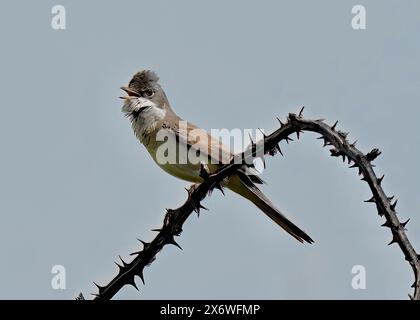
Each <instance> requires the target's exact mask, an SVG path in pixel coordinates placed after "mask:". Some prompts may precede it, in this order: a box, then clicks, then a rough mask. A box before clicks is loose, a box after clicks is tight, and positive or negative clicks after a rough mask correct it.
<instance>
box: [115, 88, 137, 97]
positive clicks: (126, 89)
mask: <svg viewBox="0 0 420 320" xmlns="http://www.w3.org/2000/svg"><path fill="white" fill-rule="evenodd" d="M121 90H124V91H125V92H126V93H127V94H128V97H140V94H138V93H137V92H136V91H134V90H133V89H130V88H128V87H121ZM120 98H121V99H127V97H120Z"/></svg>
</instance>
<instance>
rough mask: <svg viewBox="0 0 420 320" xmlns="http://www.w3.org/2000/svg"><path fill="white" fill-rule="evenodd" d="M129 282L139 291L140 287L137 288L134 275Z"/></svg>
mask: <svg viewBox="0 0 420 320" xmlns="http://www.w3.org/2000/svg"><path fill="white" fill-rule="evenodd" d="M128 284H131V285H132V286H133V287H134V288H135V289H136V290H137V291H139V288H137V285H136V281H135V280H134V277H133V279H132V280H131V281H130V282H129V283H128Z"/></svg>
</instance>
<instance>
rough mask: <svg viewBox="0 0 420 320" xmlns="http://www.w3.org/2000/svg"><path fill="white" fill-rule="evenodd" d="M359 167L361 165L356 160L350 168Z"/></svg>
mask: <svg viewBox="0 0 420 320" xmlns="http://www.w3.org/2000/svg"><path fill="white" fill-rule="evenodd" d="M358 167H359V165H358V164H357V163H356V162H355V163H353V164H352V165H351V166H350V167H349V168H358Z"/></svg>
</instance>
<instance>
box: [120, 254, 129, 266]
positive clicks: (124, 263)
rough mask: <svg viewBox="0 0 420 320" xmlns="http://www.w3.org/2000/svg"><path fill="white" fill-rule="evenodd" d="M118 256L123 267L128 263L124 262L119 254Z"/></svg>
mask: <svg viewBox="0 0 420 320" xmlns="http://www.w3.org/2000/svg"><path fill="white" fill-rule="evenodd" d="M118 257H119V258H120V260H121V262H122V264H123V266H124V267H125V266H127V265H128V263H126V262H125V261H124V260H123V259H122V258H121V256H120V255H119V256H118Z"/></svg>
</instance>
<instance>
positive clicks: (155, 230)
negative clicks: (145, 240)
mask: <svg viewBox="0 0 420 320" xmlns="http://www.w3.org/2000/svg"><path fill="white" fill-rule="evenodd" d="M150 231H153V232H161V231H162V229H152V230H150Z"/></svg>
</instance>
